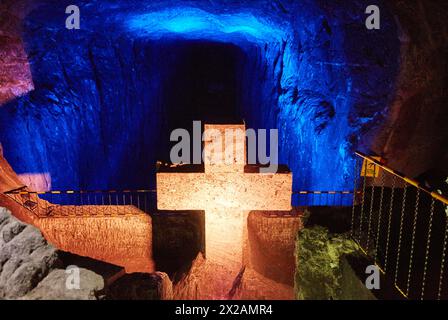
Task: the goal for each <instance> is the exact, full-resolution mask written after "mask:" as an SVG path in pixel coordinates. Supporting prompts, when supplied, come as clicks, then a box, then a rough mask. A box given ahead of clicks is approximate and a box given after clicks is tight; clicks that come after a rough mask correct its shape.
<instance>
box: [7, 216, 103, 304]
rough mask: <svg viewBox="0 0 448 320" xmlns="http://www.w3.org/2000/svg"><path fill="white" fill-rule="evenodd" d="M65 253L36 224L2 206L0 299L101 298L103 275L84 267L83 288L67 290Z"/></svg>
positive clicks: (81, 274) (81, 280)
mask: <svg viewBox="0 0 448 320" xmlns="http://www.w3.org/2000/svg"><path fill="white" fill-rule="evenodd" d="M60 255H61V253H60V252H58V250H57V249H56V248H54V247H53V246H52V245H50V244H48V243H47V241H46V240H45V239H44V237H43V236H42V234H41V233H40V232H39V230H37V229H36V228H34V227H33V226H30V225H26V224H24V223H22V222H20V221H19V220H17V219H16V218H14V217H13V216H12V215H11V214H10V212H9V211H7V210H6V209H4V208H0V299H82V300H86V299H88V300H90V299H97V298H99V292H101V290H103V289H104V280H103V277H102V276H100V275H98V274H96V273H95V272H93V271H90V270H88V269H84V268H80V269H79V271H80V272H79V275H80V288H79V289H77V290H67V288H66V281H67V273H66V270H65V269H63V267H64V263H63V260H62V259H61V256H60Z"/></svg>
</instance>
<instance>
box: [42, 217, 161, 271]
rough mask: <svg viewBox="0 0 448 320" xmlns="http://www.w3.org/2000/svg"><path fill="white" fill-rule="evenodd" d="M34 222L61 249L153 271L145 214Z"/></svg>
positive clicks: (129, 267)
mask: <svg viewBox="0 0 448 320" xmlns="http://www.w3.org/2000/svg"><path fill="white" fill-rule="evenodd" d="M37 225H38V227H39V229H40V230H42V233H43V234H44V236H45V238H46V239H47V240H48V241H49V242H50V243H52V244H54V245H55V246H56V247H57V248H59V249H60V250H64V251H68V252H71V253H74V254H78V255H81V256H86V257H89V258H92V259H97V260H101V261H104V262H108V263H112V264H115V265H119V266H123V267H125V268H126V271H127V272H153V271H154V268H155V266H154V261H153V259H152V223H151V217H149V216H148V215H147V214H134V215H128V216H113V217H88V216H84V217H82V218H79V217H66V218H65V217H58V218H42V219H39V220H38V222H37Z"/></svg>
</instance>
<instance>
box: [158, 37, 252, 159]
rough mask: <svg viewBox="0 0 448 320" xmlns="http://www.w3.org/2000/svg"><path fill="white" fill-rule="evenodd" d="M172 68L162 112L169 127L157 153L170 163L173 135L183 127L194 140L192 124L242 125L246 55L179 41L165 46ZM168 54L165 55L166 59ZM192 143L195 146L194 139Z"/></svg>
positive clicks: (231, 49) (168, 70)
mask: <svg viewBox="0 0 448 320" xmlns="http://www.w3.org/2000/svg"><path fill="white" fill-rule="evenodd" d="M162 46H163V47H164V48H163V51H165V50H166V51H167V55H168V56H169V57H168V60H170V66H169V67H167V68H164V69H165V70H164V72H165V74H166V75H165V76H164V80H163V82H162V94H161V99H162V110H163V117H164V123H166V127H165V128H164V130H163V133H162V140H161V141H162V144H163V145H164V146H165V147H164V148H161V150H159V151H158V156H159V159H160V160H163V161H165V162H170V158H169V153H170V152H169V149H170V147H171V146H173V144H174V143H176V142H170V133H171V132H172V131H173V130H175V129H177V128H182V129H186V130H188V131H189V132H190V137H191V138H193V132H192V125H193V121H201V124H202V127H203V125H204V124H205V123H234V122H240V121H242V120H243V119H242V118H241V109H242V107H243V106H242V105H241V104H242V91H243V89H242V74H243V66H244V64H245V59H246V55H245V54H244V52H243V51H242V50H241V49H240V48H239V47H237V46H235V45H232V44H227V43H218V42H207V41H178V42H173V43H171V44H167V45H164V44H162ZM167 55H165V54H163V56H164V57H167ZM190 142H191V144H192V143H193V141H192V139H191V141H190Z"/></svg>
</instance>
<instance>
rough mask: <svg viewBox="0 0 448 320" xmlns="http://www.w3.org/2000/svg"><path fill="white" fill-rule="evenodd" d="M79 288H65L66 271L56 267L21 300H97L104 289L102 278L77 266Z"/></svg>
mask: <svg viewBox="0 0 448 320" xmlns="http://www.w3.org/2000/svg"><path fill="white" fill-rule="evenodd" d="M79 276H80V281H79V289H77V288H75V289H71V290H69V289H67V287H66V282H67V273H66V272H65V270H61V269H57V270H54V271H52V272H51V273H50V274H49V275H48V276H46V277H45V278H44V279H43V280H42V281H41V282H39V284H38V285H37V286H36V287H35V288H34V289H33V290H31V291H30V292H29V293H27V294H26V295H24V296H23V297H21V298H20V299H23V300H97V299H98V298H101V294H100V292H102V290H103V289H104V279H103V277H101V276H100V275H98V274H96V273H95V272H92V271H90V270H87V269H84V268H79Z"/></svg>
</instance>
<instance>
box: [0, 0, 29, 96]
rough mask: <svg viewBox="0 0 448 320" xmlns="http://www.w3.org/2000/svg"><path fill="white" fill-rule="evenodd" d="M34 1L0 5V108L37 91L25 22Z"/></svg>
mask: <svg viewBox="0 0 448 320" xmlns="http://www.w3.org/2000/svg"><path fill="white" fill-rule="evenodd" d="M32 7H33V6H32V1H20V2H18V1H17V2H16V1H2V3H0V17H1V19H0V61H1V66H2V67H1V68H0V105H2V104H4V103H5V102H8V101H10V100H12V99H15V98H16V97H19V96H21V95H24V94H26V93H28V92H29V91H31V90H33V89H34V85H33V80H32V75H31V70H30V66H29V62H28V55H27V54H26V52H25V47H24V43H23V41H22V35H21V33H20V31H21V22H22V19H23V17H24V16H25V15H26V14H27V13H28V12H29V11H30V10H31V9H32Z"/></svg>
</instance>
